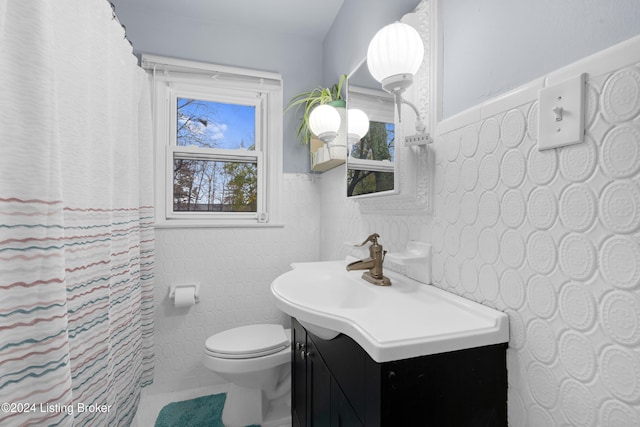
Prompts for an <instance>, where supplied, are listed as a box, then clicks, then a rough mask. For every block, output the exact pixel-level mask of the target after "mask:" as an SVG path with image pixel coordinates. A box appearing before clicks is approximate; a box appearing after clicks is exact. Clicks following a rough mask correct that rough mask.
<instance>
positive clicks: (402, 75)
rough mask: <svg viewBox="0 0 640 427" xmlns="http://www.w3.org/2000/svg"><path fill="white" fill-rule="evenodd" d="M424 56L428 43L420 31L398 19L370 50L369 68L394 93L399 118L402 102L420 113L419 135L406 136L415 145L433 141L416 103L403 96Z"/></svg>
mask: <svg viewBox="0 0 640 427" xmlns="http://www.w3.org/2000/svg"><path fill="white" fill-rule="evenodd" d="M423 59H424V44H423V43H422V38H421V37H420V34H419V33H418V31H417V30H416V29H415V28H413V27H412V26H411V25H408V24H405V23H402V22H394V23H393V24H390V25H387V26H386V27H384V28H382V29H381V30H380V31H378V32H377V33H376V35H375V36H373V39H371V42H370V43H369V49H368V50H367V65H368V67H369V72H370V73H371V75H372V76H373V77H374V78H375V79H376V80H377V81H379V82H380V83H382V89H384V90H385V91H386V92H389V93H390V94H392V95H393V97H394V100H395V104H396V108H397V110H398V121H400V122H401V121H402V104H407V105H409V106H410V107H411V108H412V109H413V111H415V113H416V115H417V121H416V131H417V132H418V135H414V136H412V137H407V138H406V139H405V141H406V143H409V144H411V145H423V144H425V143H429V142H431V139H430V137H429V136H428V135H427V134H426V133H425V130H426V127H425V125H424V122H423V121H422V118H421V117H420V113H419V111H418V109H417V108H416V106H415V105H413V104H412V103H410V102H409V101H406V100H404V99H402V93H403V92H404V91H405V90H406V89H407V88H408V87H410V86H411V84H412V83H413V76H414V75H415V74H416V73H417V72H418V70H419V69H420V65H422V60H423Z"/></svg>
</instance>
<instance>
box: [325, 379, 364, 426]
mask: <svg viewBox="0 0 640 427" xmlns="http://www.w3.org/2000/svg"><path fill="white" fill-rule="evenodd" d="M331 427H364V425H363V424H362V423H361V422H360V418H358V415H356V411H355V410H354V409H353V407H352V406H351V404H350V403H349V401H348V400H347V398H346V397H345V395H344V393H342V390H340V386H338V384H337V383H336V382H335V381H331Z"/></svg>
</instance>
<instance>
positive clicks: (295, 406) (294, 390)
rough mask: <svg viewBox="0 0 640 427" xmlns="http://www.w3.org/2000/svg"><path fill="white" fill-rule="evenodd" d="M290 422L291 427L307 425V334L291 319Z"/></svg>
mask: <svg viewBox="0 0 640 427" xmlns="http://www.w3.org/2000/svg"><path fill="white" fill-rule="evenodd" d="M291 334H292V337H291V342H292V349H291V421H292V424H293V427H305V426H306V425H307V422H308V420H307V361H306V355H305V353H306V351H307V347H306V346H307V332H306V331H305V330H304V328H303V327H302V325H300V323H298V322H297V321H296V320H295V319H291Z"/></svg>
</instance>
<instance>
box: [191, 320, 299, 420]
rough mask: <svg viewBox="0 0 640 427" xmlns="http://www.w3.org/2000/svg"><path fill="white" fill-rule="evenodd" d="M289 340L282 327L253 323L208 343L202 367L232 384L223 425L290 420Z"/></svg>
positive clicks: (218, 335)
mask: <svg viewBox="0 0 640 427" xmlns="http://www.w3.org/2000/svg"><path fill="white" fill-rule="evenodd" d="M290 337H291V330H290V329H284V328H283V327H282V325H273V324H258V325H248V326H241V327H238V328H233V329H229V330H226V331H223V332H220V333H217V334H215V335H212V336H210V337H209V338H208V339H207V341H206V342H205V345H204V358H203V363H204V365H205V366H206V367H207V368H209V369H211V370H212V371H214V372H215V373H216V374H218V375H219V376H220V377H222V378H223V379H225V380H227V381H228V382H229V383H230V384H231V385H230V389H229V391H228V392H227V398H226V400H225V404H224V409H223V411H222V422H223V423H224V425H225V426H226V427H235V426H243V427H244V426H248V425H251V424H260V425H261V426H262V427H271V426H273V427H277V426H280V425H286V424H287V421H288V420H290V409H291V408H290V405H291V350H290V342H291V338H290ZM289 422H290V421H289Z"/></svg>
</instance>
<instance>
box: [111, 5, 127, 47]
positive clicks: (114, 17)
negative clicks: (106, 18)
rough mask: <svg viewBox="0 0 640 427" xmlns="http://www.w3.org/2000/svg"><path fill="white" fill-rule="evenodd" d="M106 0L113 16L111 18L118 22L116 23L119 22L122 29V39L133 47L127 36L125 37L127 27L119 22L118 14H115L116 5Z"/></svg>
mask: <svg viewBox="0 0 640 427" xmlns="http://www.w3.org/2000/svg"><path fill="white" fill-rule="evenodd" d="M107 1H108V2H109V4H110V5H111V16H112V17H113V19H115V20H116V22H118V24H120V26H121V27H122V29H123V30H124V39H125V40H126V41H128V42H129V44H130V45H131V48H133V43H131V40H129V38H128V37H127V27H125V26H124V24H122V22H120V19H119V18H118V15H117V14H116V5H115V4H113V2H111V1H110V0H107Z"/></svg>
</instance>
